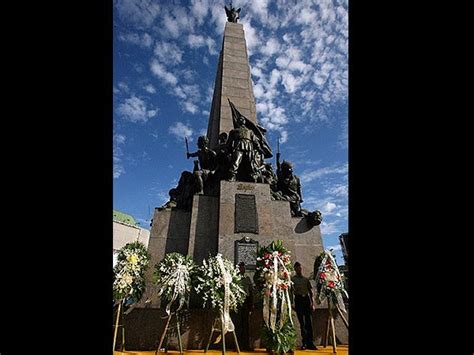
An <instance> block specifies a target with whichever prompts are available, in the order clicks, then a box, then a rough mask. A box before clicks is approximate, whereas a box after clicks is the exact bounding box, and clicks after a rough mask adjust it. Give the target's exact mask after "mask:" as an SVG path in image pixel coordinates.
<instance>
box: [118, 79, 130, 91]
mask: <svg viewBox="0 0 474 355" xmlns="http://www.w3.org/2000/svg"><path fill="white" fill-rule="evenodd" d="M117 86H118V88H119V90H120V91H121V92H129V91H130V89H129V87H128V85H127V84H126V83H124V82H123V81H121V82H119V83H118V84H117Z"/></svg>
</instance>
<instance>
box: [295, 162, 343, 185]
mask: <svg viewBox="0 0 474 355" xmlns="http://www.w3.org/2000/svg"><path fill="white" fill-rule="evenodd" d="M347 172H348V164H347V163H345V164H342V165H334V166H326V167H323V168H319V169H316V170H306V171H304V172H303V174H301V182H303V183H308V182H310V181H313V180H314V179H318V178H321V177H323V176H325V175H329V174H347Z"/></svg>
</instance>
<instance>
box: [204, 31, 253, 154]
mask: <svg viewBox="0 0 474 355" xmlns="http://www.w3.org/2000/svg"><path fill="white" fill-rule="evenodd" d="M227 99H230V100H231V101H232V102H233V103H234V105H235V106H236V107H237V109H238V110H239V111H240V113H242V114H243V115H244V116H245V117H247V118H248V119H249V120H251V121H253V122H254V123H256V122H257V114H256V109H255V97H254V96H253V89H252V80H251V77H250V66H249V58H248V54H247V45H246V42H245V33H244V29H243V25H242V24H240V23H234V22H226V25H225V30H224V39H223V41H222V50H221V53H220V56H219V64H218V65H217V74H216V81H215V85H214V95H213V97H212V105H211V112H210V115H209V125H208V128H207V137H208V138H209V143H210V147H211V149H214V148H215V147H216V146H217V145H218V139H219V134H220V133H222V132H226V133H227V132H229V131H230V130H231V129H232V128H234V126H233V123H232V114H231V110H230V106H229V102H228V100H227Z"/></svg>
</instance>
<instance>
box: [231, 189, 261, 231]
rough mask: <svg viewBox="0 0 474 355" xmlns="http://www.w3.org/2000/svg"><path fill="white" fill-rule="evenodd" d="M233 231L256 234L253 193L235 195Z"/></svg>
mask: <svg viewBox="0 0 474 355" xmlns="http://www.w3.org/2000/svg"><path fill="white" fill-rule="evenodd" d="M234 231H235V233H255V234H258V219H257V206H256V204H255V195H245V194H236V195H235V228H234Z"/></svg>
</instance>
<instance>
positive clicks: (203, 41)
mask: <svg viewBox="0 0 474 355" xmlns="http://www.w3.org/2000/svg"><path fill="white" fill-rule="evenodd" d="M186 43H187V44H188V46H189V47H190V48H200V47H204V46H207V49H208V51H209V54H210V55H216V54H218V52H217V50H216V42H215V41H214V40H213V39H212V38H211V37H204V36H201V35H195V34H193V33H191V34H189V35H188V37H187V40H186Z"/></svg>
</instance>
